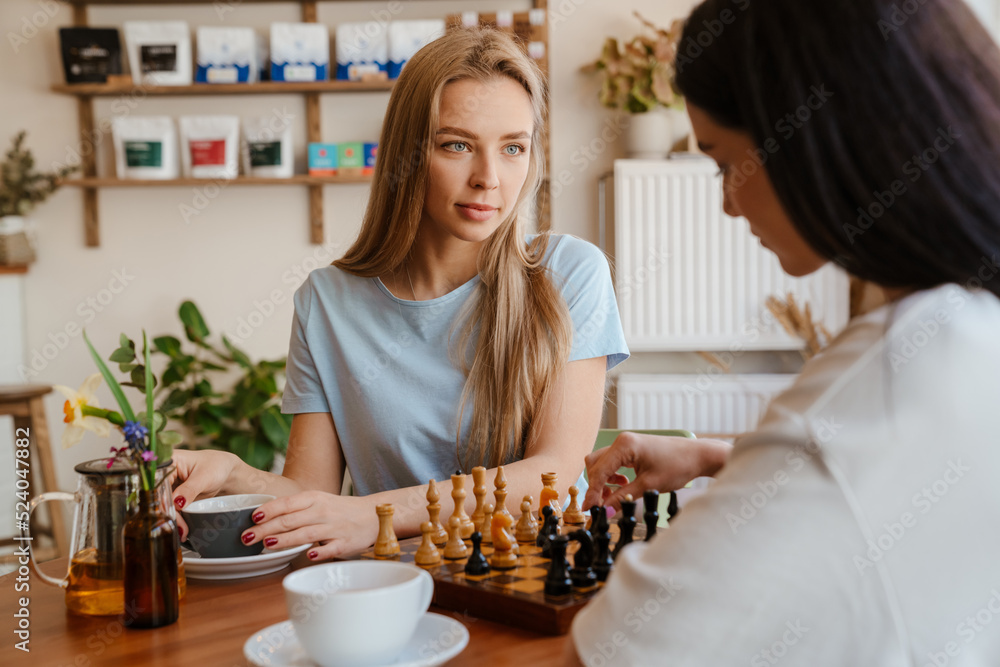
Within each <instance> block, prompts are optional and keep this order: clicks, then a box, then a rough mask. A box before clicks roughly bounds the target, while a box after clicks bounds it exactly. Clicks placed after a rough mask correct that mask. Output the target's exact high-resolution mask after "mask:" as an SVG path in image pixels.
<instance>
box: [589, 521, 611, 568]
mask: <svg viewBox="0 0 1000 667" xmlns="http://www.w3.org/2000/svg"><path fill="white" fill-rule="evenodd" d="M590 532H591V534H592V535H593V536H594V544H595V545H596V553H595V554H594V575H595V576H596V577H597V580H598V581H607V580H608V574H609V573H610V572H611V567H612V566H613V565H614V561H613V560H611V533H610V531H609V530H608V512H607V509H605V508H604V507H603V506H598V505H594V506H593V507H591V508H590Z"/></svg>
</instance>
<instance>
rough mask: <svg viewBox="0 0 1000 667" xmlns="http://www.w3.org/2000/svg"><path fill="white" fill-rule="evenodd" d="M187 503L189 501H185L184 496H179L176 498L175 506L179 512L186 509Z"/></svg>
mask: <svg viewBox="0 0 1000 667" xmlns="http://www.w3.org/2000/svg"><path fill="white" fill-rule="evenodd" d="M186 502H187V501H186V500H185V499H184V496H177V497H176V498H174V505H176V506H177V509H179V510H182V509H184V503H186Z"/></svg>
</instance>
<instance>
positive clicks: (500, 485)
mask: <svg viewBox="0 0 1000 667" xmlns="http://www.w3.org/2000/svg"><path fill="white" fill-rule="evenodd" d="M493 487H494V490H493V497H494V498H496V501H497V502H496V504H495V505H494V506H493V516H496V515H497V514H506V515H507V516H509V517H510V520H511V525H513V523H514V517H513V516H511V513H510V512H508V511H507V477H506V476H505V475H504V474H503V466H497V476H496V479H494V480H493Z"/></svg>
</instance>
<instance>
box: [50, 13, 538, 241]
mask: <svg viewBox="0 0 1000 667" xmlns="http://www.w3.org/2000/svg"><path fill="white" fill-rule="evenodd" d="M358 1H359V0H240V2H260V3H264V2H281V3H294V4H298V5H300V6H301V11H302V21H303V22H306V23H316V22H317V20H318V19H317V3H318V2H331V3H346V2H354V3H356V2H358ZM63 2H65V3H66V4H68V5H70V6H71V7H72V8H73V25H76V26H87V25H88V18H87V15H88V7H89V6H90V5H105V6H116V7H126V6H137V5H143V4H162V5H205V4H213V3H215V2H218V0H153V1H152V2H144V1H142V0H63ZM237 4H238V3H237ZM531 6H532V7H534V8H535V9H542V10H544V9H546V8H547V6H548V0H531ZM546 41H547V39H546ZM547 60H548V49H547V48H546V55H545V59H544V60H543V61H542V66H543V69H546V70H547V69H548V67H547ZM394 83H395V82H394V81H391V80H390V81H361V82H353V81H336V80H331V81H310V82H304V83H292V82H283V81H264V82H258V83H233V84H204V83H202V84H192V85H188V86H152V85H142V84H135V83H133V82H132V81H131V80H125V81H120V82H119V81H115V82H110V83H105V84H73V85H66V84H57V85H54V86H52V90H53V91H54V92H56V93H59V94H64V95H72V96H74V97H76V98H77V115H78V121H79V122H78V125H79V131H80V141H81V146H87V145H88V144H90V143H91V142H92V141H93V139H92V138H93V136H95V132H96V131H97V130H96V128H97V125H96V124H95V122H94V120H95V119H94V98H97V97H116V96H123V97H124V96H130V97H146V96H164V97H165V96H198V95H280V94H297V95H302V96H304V98H305V111H306V141H307V142H309V143H315V142H320V141H322V132H321V130H320V100H319V98H320V95H321V94H324V93H364V92H387V91H391V90H392V87H393V84H394ZM546 123H548V120H547V119H546ZM547 152H548V149H547V147H546V153H547ZM81 153H82V155H81V174H82V178H78V179H70V180H66V181H64V184H65V185H69V186H73V187H78V188H80V189H81V191H82V194H83V227H84V238H85V243H86V245H87V246H88V247H97V246H99V245H100V224H99V218H98V208H97V191H98V189H99V188H106V187H113V188H115V187H150V186H152V187H170V186H194V187H198V186H202V185H209V184H218V183H219V179H200V178H177V179H170V180H156V181H153V180H121V179H117V178H100V177H98V175H97V162H96V159H95V155H94V151H93V150H90V151H81ZM369 182H371V176H367V175H351V176H334V177H316V176H306V175H298V176H293V177H291V178H252V177H240V178H237V179H234V180H230V181H228V182H226V185H230V184H232V185H302V186H306V187H308V189H309V240H310V242H311V243H314V244H321V243H323V187H324V186H326V185H337V184H341V183H369ZM547 191H548V181H547V179H545V180H544V181H543V186H542V190H541V191H540V192H539V227H540V228H542V229H546V228H548V223H549V210H548V198H547V196H546V193H547Z"/></svg>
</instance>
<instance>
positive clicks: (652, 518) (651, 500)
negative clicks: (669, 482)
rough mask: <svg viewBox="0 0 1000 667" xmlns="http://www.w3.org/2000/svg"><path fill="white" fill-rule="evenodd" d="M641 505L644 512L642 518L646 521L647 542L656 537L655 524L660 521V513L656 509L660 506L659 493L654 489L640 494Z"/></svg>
mask: <svg viewBox="0 0 1000 667" xmlns="http://www.w3.org/2000/svg"><path fill="white" fill-rule="evenodd" d="M642 504H643V506H644V511H643V513H642V518H643V519H644V520H645V521H646V541H647V542H649V541H650V540H651V539H653V536H654V535H656V523H657V522H658V521H659V520H660V513H659V512H658V511H657V509H658V508H659V506H660V492H659V491H657V490H656V489H649V490H648V491H645V492H644V493H643V494H642Z"/></svg>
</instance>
